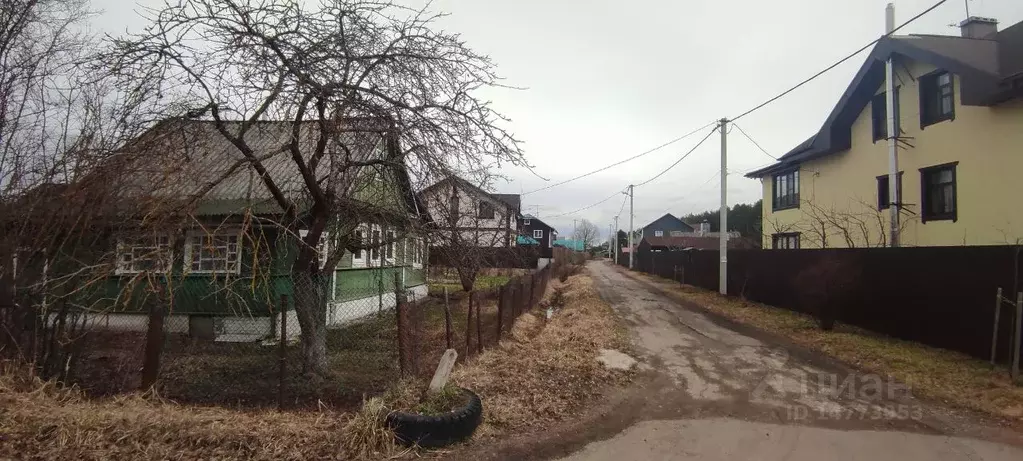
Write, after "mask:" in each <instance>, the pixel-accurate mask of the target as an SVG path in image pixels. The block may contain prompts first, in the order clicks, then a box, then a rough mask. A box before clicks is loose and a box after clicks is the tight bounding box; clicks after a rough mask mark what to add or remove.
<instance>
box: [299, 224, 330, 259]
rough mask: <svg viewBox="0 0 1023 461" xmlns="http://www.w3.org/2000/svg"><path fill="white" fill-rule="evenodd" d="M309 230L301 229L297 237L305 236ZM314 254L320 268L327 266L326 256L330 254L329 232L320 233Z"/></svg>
mask: <svg viewBox="0 0 1023 461" xmlns="http://www.w3.org/2000/svg"><path fill="white" fill-rule="evenodd" d="M306 235H309V231H308V230H305V229H302V230H299V231H298V236H299V238H303V239H304V238H305V236H306ZM316 255H317V259H318V260H319V261H320V269H323V268H324V267H326V266H327V257H328V256H329V255H330V232H323V233H321V234H320V243H318V244H316Z"/></svg>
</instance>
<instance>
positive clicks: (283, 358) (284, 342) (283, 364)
mask: <svg viewBox="0 0 1023 461" xmlns="http://www.w3.org/2000/svg"><path fill="white" fill-rule="evenodd" d="M280 312H281V339H280V344H279V345H278V348H277V354H278V358H277V362H278V382H277V409H278V410H283V409H284V388H285V378H286V377H287V375H288V295H281V309H280Z"/></svg>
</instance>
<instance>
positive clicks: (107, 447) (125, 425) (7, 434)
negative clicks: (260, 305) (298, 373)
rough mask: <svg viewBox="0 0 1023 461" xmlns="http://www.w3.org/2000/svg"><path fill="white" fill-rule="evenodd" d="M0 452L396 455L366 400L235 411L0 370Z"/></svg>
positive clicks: (32, 455) (53, 455) (379, 413)
mask: <svg viewBox="0 0 1023 461" xmlns="http://www.w3.org/2000/svg"><path fill="white" fill-rule="evenodd" d="M0 414H2V415H0V440H3V443H0V458H5V459H6V458H9V459H48V460H49V459H68V460H70V459H75V460H78V459H95V460H107V459H223V460H233V459H238V460H241V459H256V460H277V459H295V460H305V459H340V458H343V459H360V460H361V459H381V458H383V457H387V456H391V455H393V454H394V453H396V450H397V448H396V447H395V446H394V445H393V444H392V443H391V441H392V440H393V434H391V433H390V432H388V431H387V430H385V429H384V428H382V427H380V424H379V421H380V418H381V417H383V415H384V414H385V409H384V406H383V404H382V402H381V401H380V400H379V399H374V400H370V401H368V402H367V403H366V405H364V407H363V410H362V411H360V412H356V413H354V414H345V413H337V412H332V411H324V412H306V413H281V412H276V411H265V410H264V411H253V412H241V411H232V410H225V409H218V408H202V407H189V406H180V405H176V404H173V403H169V402H167V401H163V400H161V399H159V398H155V397H153V396H140V395H138V394H133V395H128V396H121V397H117V398H112V399H103V400H88V399H86V398H84V397H83V395H82V394H81V392H79V391H78V390H75V389H59V388H57V387H56V386H55V385H53V384H50V383H42V382H32V381H30V380H27V379H24V378H22V377H20V376H18V375H17V374H13V373H5V374H3V375H2V376H0Z"/></svg>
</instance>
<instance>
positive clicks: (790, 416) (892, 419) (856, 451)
mask: <svg viewBox="0 0 1023 461" xmlns="http://www.w3.org/2000/svg"><path fill="white" fill-rule="evenodd" d="M588 267H589V269H590V271H591V273H592V275H593V277H594V278H595V279H596V280H597V286H598V289H599V290H600V293H601V296H602V297H603V298H605V299H606V300H607V301H608V302H610V303H611V304H612V305H613V306H614V308H615V310H616V311H617V312H618V313H619V314H620V315H621V316H622V317H623V318H624V319H625V321H626V322H627V323H628V324H629V326H630V328H631V330H632V333H633V336H634V338H633V339H634V342H635V344H636V350H635V351H634V352H635V353H636V354H637V355H638V356H639V357H638V358H639V359H640V361H641V367H642V369H644V370H646V372H647V373H648V374H652V375H655V376H658V377H659V380H655V381H658V382H660V383H661V384H660V385H657V386H651V388H650V389H649V392H648V393H647V394H646V395H645V396H644V399H645V400H646V401H645V402H643V403H644V404H643V405H642V408H641V409H640V410H633V411H640V412H642V413H643V414H642V415H636V416H637V417H636V418H632V419H633V421H634V422H633V423H631V425H629V426H628V427H627V428H626V429H625V430H623V431H620V432H617V433H616V434H614V435H612V436H611V438H609V439H606V440H603V441H599V442H593V443H590V444H589V445H586V446H585V447H584V448H582V449H581V450H579V451H576V452H575V453H573V454H571V455H569V456H568V457H566V458H564V459H566V460H620V459H694V460H700V459H715V460H716V459H744V460H745V459H762V460H774V459H778V460H781V459H785V460H798V459H807V460H810V459H812V460H827V459H843V460H845V459H869V460H871V461H876V460H883V459H899V460H903V459H920V460H931V459H942V460H944V459H948V460H959V459H964V460H979V459H991V460H1001V459H1005V460H1021V459H1023V450H1021V449H1020V448H1018V447H1014V446H1012V445H1009V444H1005V443H1000V442H1003V441H1011V438H1012V436H1011V435H1005V433H1004V432H999V431H998V430H997V429H996V428H991V427H987V426H986V425H984V424H983V423H980V422H978V420H976V419H975V418H974V417H973V416H969V415H963V414H961V413H957V412H954V411H951V410H947V409H945V408H941V407H940V406H936V405H931V404H927V403H924V402H921V401H919V400H917V399H915V398H914V397H913V396H912V390H911V389H909V388H907V387H906V386H903V385H901V384H899V383H895V382H892V381H890V380H889V379H887V378H886V377H883V376H876V375H867V374H861V373H857V372H854V371H852V370H849V369H848V368H846V367H844V366H842V365H840V364H837V363H835V362H833V361H830V360H829V359H827V358H825V357H821V356H817V355H815V354H813V353H812V352H808V351H805V350H801V349H799V348H795V347H792V346H791V345H786V344H785V343H784V341H781V340H779V339H778V338H772V337H770V336H767V335H765V334H763V333H760V332H757V331H755V330H751V329H747V328H744V327H742V326H737V325H734V324H728V323H727V322H723V321H721V320H720V319H713V318H710V317H708V316H707V315H705V314H703V313H700V311H699V310H698V309H697V308H694V306H682V305H680V304H679V303H678V302H677V301H675V300H672V299H669V298H667V297H665V296H662V295H661V294H659V293H658V292H657V291H656V289H655V288H653V287H651V286H649V285H647V284H645V283H642V282H640V281H637V280H635V279H633V278H631V277H629V276H627V275H625V274H623V273H622V272H621V270H620V269H617V268H615V267H613V266H611V265H609V264H607V263H602V262H594V263H591V264H589V266H588ZM982 439H986V440H982ZM993 440H994V441H993Z"/></svg>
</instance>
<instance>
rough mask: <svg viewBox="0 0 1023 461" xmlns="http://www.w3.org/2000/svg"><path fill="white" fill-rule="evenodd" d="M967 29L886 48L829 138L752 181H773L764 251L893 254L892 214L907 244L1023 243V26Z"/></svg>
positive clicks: (837, 113) (979, 22) (894, 39)
mask: <svg viewBox="0 0 1023 461" xmlns="http://www.w3.org/2000/svg"><path fill="white" fill-rule="evenodd" d="M960 27H961V29H962V36H939V35H909V36H891V37H887V38H883V39H882V40H880V41H879V42H878V43H877V45H875V47H874V49H873V51H872V52H871V54H870V56H869V57H868V58H867V60H866V62H865V63H864V64H863V66H862V67H861V68H860V70H859V72H858V73H857V74H856V76H855V78H854V79H853V81H852V82H851V83H850V85H849V87H848V88H847V89H846V91H845V93H844V94H843V95H842V96H841V98H840V99H839V101H838V104H837V105H836V106H835V108H834V109H833V110H832V112H831V114H830V115H829V116H828V118H827V120H826V121H825V122H824V125H823V126H822V127H821V129H820V130H819V131H818V132H817V133H816V134H815V135H814V136H812V137H811V138H810V139H808V140H806V141H805V142H803V143H802V144H800V145H799V146H797V147H796V148H795V149H793V150H792V151H790V152H788V153H786V154H785V155H784V156H782V157H781V158H780V159H779V161H778V163H776V164H774V165H771V166H769V167H766V168H762V169H760V170H757V171H753V172H751V173H749V174H747V175H746V176H747V177H751V178H759V179H760V180H761V181H762V182H763V194H764V200H763V206H764V209H763V229H764V242H763V244H764V247H765V248H824V247H828V248H831V247H864V246H889V245H891V240H892V237H891V236H892V232H891V228H892V225H891V222H892V220H891V218H890V212H891V207H893V206H894V207H895V209H896V210H897V211H898V215H899V220H898V223H899V224H898V227H897V228H896V229H897V231H898V232H897V233H896V234H897V237H898V240H899V244H900V245H903V246H943V245H998V244H1015V243H1017V242H1019V241H1023V23H1017V24H1015V25H1013V26H1011V27H1009V28H1006V29H1004V30H1002V31H999V30H998V26H997V22H996V21H994V20H993V19H988V18H977V17H971V18H969V19H967V20H965V21H963V22H962V23H961V24H960ZM889 57H891V58H892V60H893V64H894V65H893V68H894V79H893V82H894V87H895V91H894V95H895V110H894V114H895V120H896V129H895V130H893V131H894V134H893V136H889V134H888V133H887V131H888V125H887V118H888V116H887V105H886V92H885V89H886V80H885V74H886V72H885V62H886V61H887V60H888V59H889ZM889 138H893V139H894V140H895V143H896V146H897V149H896V151H897V159H898V175H897V176H896V177H897V178H898V180H897V181H896V183H897V184H896V186H895V187H898V189H897V190H898V192H897V193H896V197H897V199H896V200H895V201H894V203H892V202H893V201H892V200H891V198H890V197H891V193H890V189H889V188H890V187H892V185H891V184H889V183H890V176H889V169H890V167H889V157H890V154H889V147H888V141H889Z"/></svg>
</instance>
